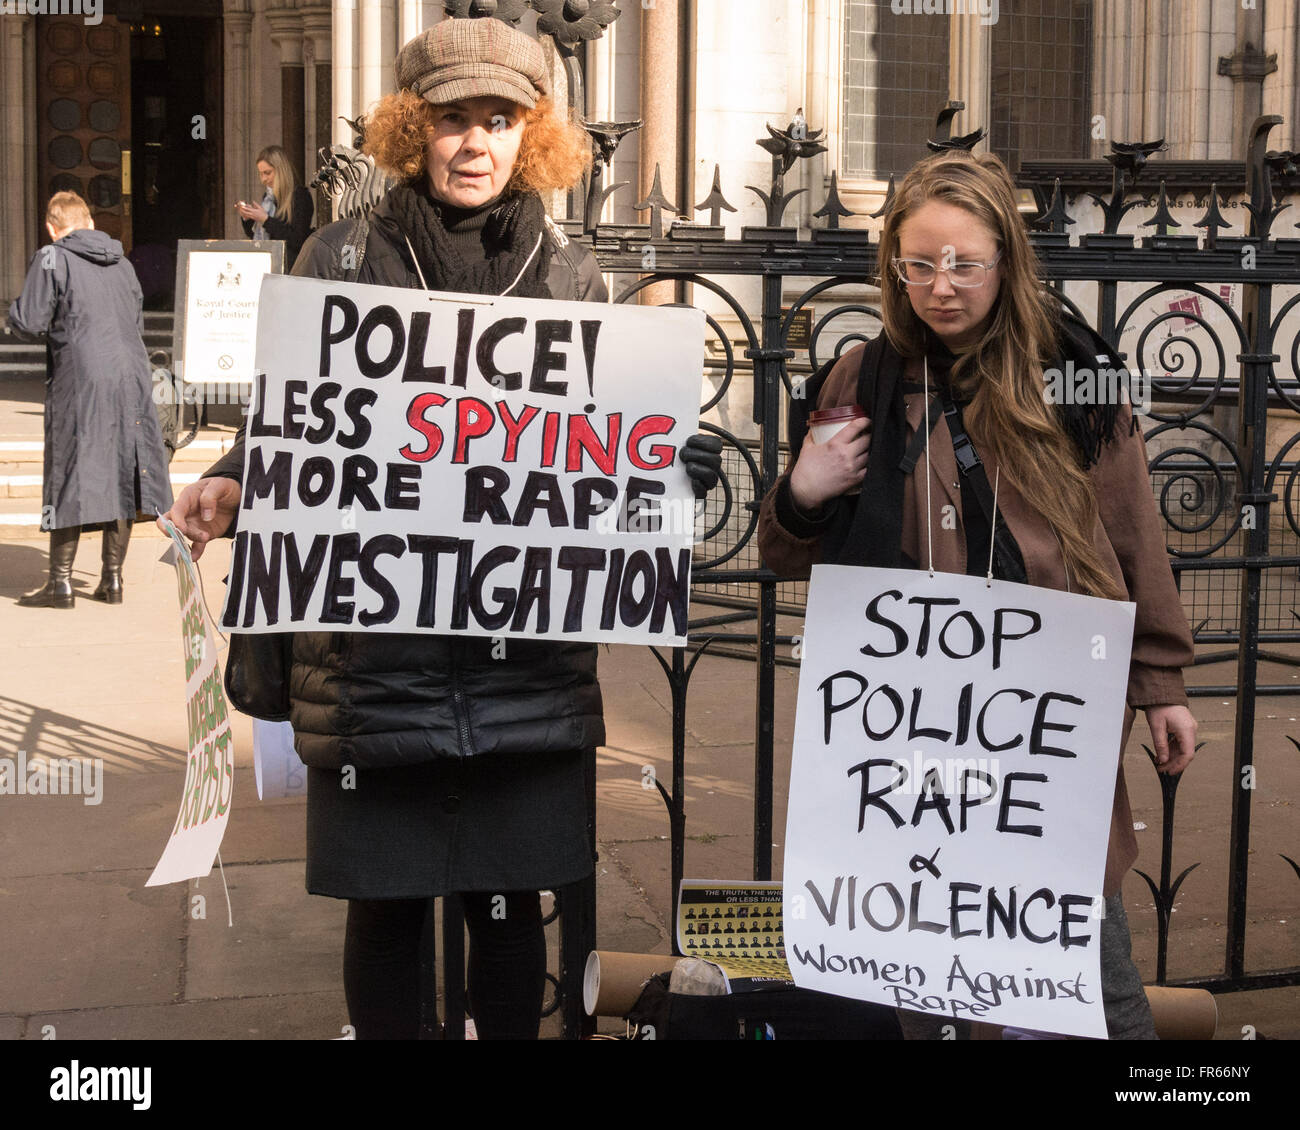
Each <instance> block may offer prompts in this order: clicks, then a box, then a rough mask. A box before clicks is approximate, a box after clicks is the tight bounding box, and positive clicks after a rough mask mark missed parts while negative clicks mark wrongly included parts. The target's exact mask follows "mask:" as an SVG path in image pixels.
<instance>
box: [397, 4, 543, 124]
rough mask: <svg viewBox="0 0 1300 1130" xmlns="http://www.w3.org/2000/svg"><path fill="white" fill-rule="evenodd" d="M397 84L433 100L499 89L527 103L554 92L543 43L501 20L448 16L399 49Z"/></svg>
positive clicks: (440, 102)
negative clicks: (451, 17) (547, 70)
mask: <svg viewBox="0 0 1300 1130" xmlns="http://www.w3.org/2000/svg"><path fill="white" fill-rule="evenodd" d="M396 70H397V86H398V89H400V90H413V91H415V93H416V94H419V95H420V96H421V97H423V98H425V99H427V100H428V101H429V102H432V103H433V104H434V105H435V106H441V105H445V104H446V103H448V102H455V101H457V100H459V99H461V98H479V97H483V96H485V95H496V96H498V97H501V98H509V99H510V100H511V101H512V102H518V103H519V104H520V105H522V106H527V107H528V108H529V109H531V108H532V107H534V106H536V105H537V100H538V98H540V97H542V96H543V95H548V94H550V92H551V83H550V79H549V78H548V77H547V74H546V57H545V56H544V55H543V54H542V46H541V44H540V43H538V42H537V40H535V39H533V38H532V37H531V36H528V35H525V34H524V33H523V32H522V31H519V30H517V29H515V28H513V27H510V26H509V25H508V24H505V23H502V22H501V21H500V20H497V19H492V18H491V17H487V18H484V19H460V20H457V19H446V20H443V21H442V22H441V23H438V24H435V25H434V26H433V27H431V28H429V30H428V31H425V32H421V34H419V35H417V36H416V37H415V38H414V39H412V40H411V41H410V42H409V43H407V44H406V46H405V47H403V48H402V49H401V51H399V52H398V55H397V63H396Z"/></svg>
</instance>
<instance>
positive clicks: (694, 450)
mask: <svg viewBox="0 0 1300 1130" xmlns="http://www.w3.org/2000/svg"><path fill="white" fill-rule="evenodd" d="M680 454H681V460H682V466H683V467H685V468H686V473H687V474H688V475H689V476H690V477H691V486H692V487H694V488H695V497H696V498H703V497H704V496H705V495H707V494H708V493H709V491H711V490H712V489H713V488H714V487H716V486H717V485H718V476H719V475H720V474H721V472H722V440H721V439H720V438H719V437H717V436H714V435H709V434H708V433H707V432H698V433H697V434H695V435H693V436H691V437H690V439H688V440H687V441H686V442H685V443H684V444H682V448H681V453H680Z"/></svg>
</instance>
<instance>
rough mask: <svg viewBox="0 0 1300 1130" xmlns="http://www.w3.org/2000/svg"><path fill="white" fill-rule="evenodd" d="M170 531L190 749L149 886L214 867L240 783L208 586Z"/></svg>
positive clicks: (190, 876) (192, 876)
mask: <svg viewBox="0 0 1300 1130" xmlns="http://www.w3.org/2000/svg"><path fill="white" fill-rule="evenodd" d="M167 532H168V534H170V535H171V539H172V543H173V545H174V546H175V547H176V552H175V565H176V589H177V595H178V596H179V598H180V605H181V643H182V645H183V647H184V650H185V701H186V707H187V711H188V714H189V739H190V751H189V756H188V757H187V758H186V761H185V765H186V769H185V791H184V792H183V793H182V794H181V804H180V810H179V811H178V812H177V813H176V823H175V824H174V825H173V826H172V832H171V836H170V838H169V839H168V840H167V846H166V847H165V848H164V849H163V853H162V857H161V858H160V859H159V860H158V865H157V866H156V867H155V868H154V869H153V874H152V875H150V876H149V880H148V882H146V883H145V886H146V887H157V886H162V885H163V884H165V883H179V882H181V881H182V880H185V879H195V878H200V877H202V876H204V875H206V874H208V873H209V872H210V871H211V870H212V863H213V861H214V860H215V859H216V857H217V852H218V851H219V850H220V848H221V840H222V837H224V836H225V834H226V824H227V822H228V821H229V819H230V804H231V801H232V799H233V797H234V788H235V742H234V736H233V734H232V733H231V729H230V708H229V707H228V706H227V704H226V692H225V687H224V686H223V685H222V680H221V668H220V667H218V666H217V649H216V645H215V642H214V641H215V639H216V633H215V632H214V631H212V630H211V629H210V625H209V624H208V618H207V613H206V611H205V609H204V604H203V590H202V588H201V587H200V585H199V582H198V574H197V573H196V571H195V568H194V561H193V560H192V559H191V557H190V553H189V550H188V549H187V548H186V546H185V539H184V538H183V537H181V535H180V534H179V533H178V532H177V530H176V527H175V526H173V525H172V524H171V523H170V522H168V523H167Z"/></svg>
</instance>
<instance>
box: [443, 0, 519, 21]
mask: <svg viewBox="0 0 1300 1130" xmlns="http://www.w3.org/2000/svg"><path fill="white" fill-rule="evenodd" d="M442 7H443V11H445V12H446V13H447V15H449V16H451V17H453V18H454V19H460V20H464V19H471V20H481V19H485V18H487V17H495V18H496V19H498V20H500V21H501V22H502V23H507V24H510V25H511V26H512V27H517V26H518V25H519V21H520V19H522V18H523V15H524V13H525V12H526V11H528V3H527V0H443V5H442Z"/></svg>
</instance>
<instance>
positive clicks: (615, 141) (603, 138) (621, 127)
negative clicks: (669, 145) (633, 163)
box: [582, 118, 643, 166]
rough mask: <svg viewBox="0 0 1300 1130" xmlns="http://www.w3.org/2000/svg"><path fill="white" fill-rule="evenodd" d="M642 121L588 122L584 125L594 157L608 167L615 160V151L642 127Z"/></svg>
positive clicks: (638, 119)
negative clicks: (629, 135)
mask: <svg viewBox="0 0 1300 1130" xmlns="http://www.w3.org/2000/svg"><path fill="white" fill-rule="evenodd" d="M642 124H643V123H642V121H641V119H640V118H637V120H636V121H634V122H587V121H584V122H583V123H582V128H583V129H585V130H586V131H587V133H588V135H589V136H590V137H591V141H592V153H593V156H594V157H595V158H596V160H598V161H599V162H600V163H601V164H602V165H606V166H608V165H609V164H610V163H611V162H612V161H613V160H614V151H615V150H616V149H618V147H619V145H620V144H621V143H622V141H623V138H625V137H626V136H627V135H628V134H629V133H632V132H633V131H634V130H638V129H640V128H641V126H642Z"/></svg>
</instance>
